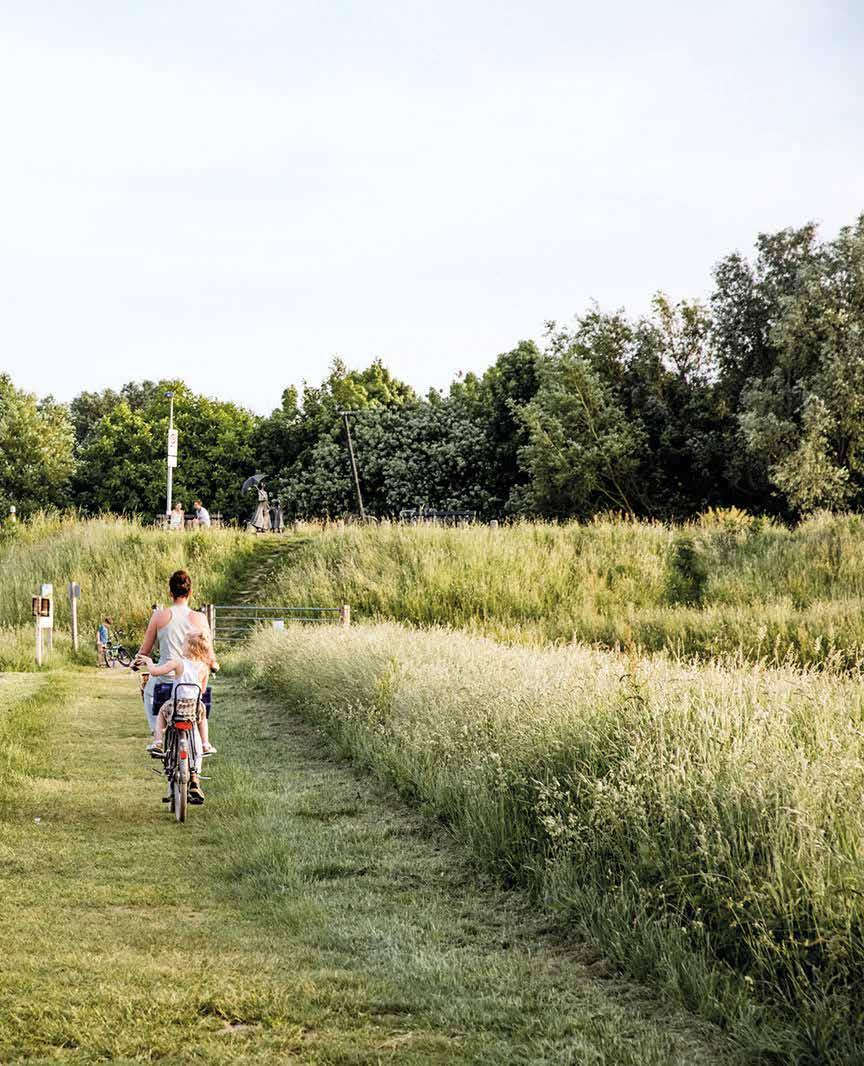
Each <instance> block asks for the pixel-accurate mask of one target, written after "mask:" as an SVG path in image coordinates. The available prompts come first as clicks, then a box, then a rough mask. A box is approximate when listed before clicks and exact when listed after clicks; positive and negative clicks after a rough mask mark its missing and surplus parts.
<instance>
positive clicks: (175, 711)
mask: <svg viewBox="0 0 864 1066" xmlns="http://www.w3.org/2000/svg"><path fill="white" fill-rule="evenodd" d="M177 688H184V689H190V690H194V693H195V694H194V696H192V695H189V696H183V697H181V698H179V699H178V696H177V691H176V689H175V692H174V698H173V701H172V702H171V703H170V704H169V703H166V704H163V709H164V710H165V719H166V721H165V735H164V736H163V738H162V747H163V750H164V753H165V754H164V755H163V757H162V769H161V770H156V771H154V772H155V773H157V774H164V776H165V780H166V785H167V795H166V797H165V802H167V803H168V805H169V807H168V809H169V811H170V812H171V813H172V814H173V815H174V817H175V818H176V819H177V821H178V822H185V821H186V810H187V808H188V806H189V780H190V777H191V775H192V773H195V772H197V770H198V767H199V766H200V763H201V744H200V741H199V738H198V730H197V728H196V722H197V720H198V713H199V709H200V707H201V688H200V686H199V685H193V684H192V683H191V682H183V684H182V685H177Z"/></svg>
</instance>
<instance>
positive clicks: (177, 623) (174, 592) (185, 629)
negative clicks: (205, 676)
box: [138, 570, 216, 733]
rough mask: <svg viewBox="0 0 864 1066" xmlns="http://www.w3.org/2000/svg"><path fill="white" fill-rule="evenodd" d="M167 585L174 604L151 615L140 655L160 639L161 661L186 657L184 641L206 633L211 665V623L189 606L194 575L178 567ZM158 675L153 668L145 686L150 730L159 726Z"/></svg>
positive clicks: (150, 649)
mask: <svg viewBox="0 0 864 1066" xmlns="http://www.w3.org/2000/svg"><path fill="white" fill-rule="evenodd" d="M168 588H169V590H170V592H171V606H170V607H163V608H162V609H161V610H155V611H154V612H153V614H152V615H151V616H150V624H149V625H148V626H147V632H146V633H145V634H144V639H143V640H142V641H141V647H140V648H139V649H138V655H139V656H147V655H149V654H150V653H151V652H152V651H153V645H154V644H155V643H156V641H157V640H158V641H159V662H160V663H167V662H169V661H170V660H172V659H173V660H175V661H176V660H177V659H181V658H182V657H183V642H184V640H185V639H186V637H187V636H188V635H189V634H190V633H203V634H204V635H206V637H207V639H208V647H209V648H210V665H211V666H214V665H215V663H216V660H215V659H214V658H213V650H212V648H213V644H212V638H211V634H210V626H209V625H208V624H207V619H206V617H205V616H204V615H203V614H201V612H200V611H193V610H192V608H191V607H190V606H189V597H190V596H191V595H192V578H191V577H190V576H189V575H188V574H187V573H186V571H185V570H176V571H175V572H174V573H173V574H172V575H171V577H170V578H169V579H168ZM156 684H157V678H156V677H155V676H154V675H153V673H152V671H151V674H150V678H149V680H148V681H147V684H146V686H145V688H144V710H145V711H146V712H147V724H148V726H149V727H150V732H151V733H153V732H154V731H155V729H156V715H157V714H158V712H159V708H158V707H154V706H153V696H154V694H155V692H156Z"/></svg>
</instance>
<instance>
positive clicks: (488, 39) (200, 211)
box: [0, 0, 864, 413]
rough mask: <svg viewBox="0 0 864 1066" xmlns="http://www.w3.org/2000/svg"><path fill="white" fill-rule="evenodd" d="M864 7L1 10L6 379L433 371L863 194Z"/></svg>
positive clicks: (238, 384) (412, 378)
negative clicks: (382, 368) (336, 362)
mask: <svg viewBox="0 0 864 1066" xmlns="http://www.w3.org/2000/svg"><path fill="white" fill-rule="evenodd" d="M862 46H864V8H861V7H860V6H859V5H857V4H855V3H854V2H851V0H837V2H817V0H727V2H726V3H725V4H722V5H721V4H717V3H716V2H712V3H704V2H703V3H700V2H698V0H687V2H684V0H655V2H653V3H648V4H646V3H644V2H643V0H606V2H604V3H593V4H586V3H579V2H578V0H575V2H574V0H531V2H528V0H523V2H522V3H518V4H517V3H514V2H512V0H458V2H457V0H436V2H435V3H434V4H433V3H428V2H427V3H423V4H421V3H418V2H417V0H364V2H362V3H361V2H360V0H342V2H339V3H334V2H328V0H316V2H313V0H245V2H244V3H242V4H240V3H236V2H235V3H231V4H228V3H225V2H224V0H206V2H205V0H171V2H170V3H169V2H167V0H149V2H147V3H141V2H136V3H132V2H131V0H79V2H78V3H75V4H72V3H68V2H67V3H61V2H57V0H53V2H49V0H2V2H0V98H2V100H3V104H2V109H0V138H2V141H0V143H2V158H3V165H2V168H0V370H5V371H8V372H10V373H11V374H12V376H13V379H14V380H15V382H16V384H18V385H20V386H24V387H27V388H28V389H32V390H33V391H36V392H39V393H46V392H52V393H53V394H54V395H55V396H56V397H58V398H60V399H64V400H68V399H71V397H72V396H73V395H75V393H77V392H79V391H81V390H82V389H85V388H86V389H96V388H103V387H106V386H112V387H118V386H119V385H121V384H122V383H124V382H125V381H128V380H130V379H141V378H154V379H155V378H159V377H165V376H180V377H183V378H185V379H186V381H187V382H188V383H189V384H190V385H191V386H192V387H193V388H195V389H196V390H199V391H203V392H206V393H208V394H210V395H215V396H219V397H221V398H224V399H232V400H235V401H237V402H240V403H243V404H245V405H247V406H249V407H251V408H253V409H254V410H257V411H259V412H262V413H264V412H267V411H269V410H270V409H272V408H273V407H274V406H276V405H277V404H278V402H279V396H280V393H281V390H282V389H283V388H284V387H285V385H287V384H291V383H298V382H299V381H300V380H301V379H302V378H304V377H306V378H309V379H311V380H313V381H317V380H319V379H320V378H321V377H322V376H323V374H324V373H325V371H326V368H327V365H328V363H329V361H330V360H331V358H332V357H333V356H334V355H337V354H338V355H340V356H342V357H343V358H344V359H345V360H346V361H347V362H348V364H349V365H352V366H365V365H367V364H368V363H369V362H370V361H371V360H372V359H373V358H375V357H377V356H381V357H382V358H383V359H384V361H385V363H386V364H387V365H388V366H389V367H390V368H391V369H392V370H393V371H394V372H396V373H397V374H398V375H399V376H401V377H403V378H404V379H406V380H407V381H409V382H410V383H411V384H413V385H414V386H415V387H416V388H418V389H421V390H425V389H426V388H428V387H429V386H432V385H437V386H446V385H447V384H448V383H449V382H450V380H452V378H453V377H454V375H455V374H456V373H457V372H458V371H465V370H477V371H482V370H483V369H484V368H485V367H486V366H488V365H489V364H490V363H491V362H492V361H493V360H494V358H495V356H496V354H497V353H498V352H501V351H505V350H507V349H509V348H511V347H513V346H514V345H515V344H516V343H517V342H518V341H519V340H520V339H522V338H526V337H539V336H540V335H541V333H542V329H543V323H544V321H545V320H547V319H550V318H555V319H558V320H559V321H565V320H568V319H569V318H570V317H571V316H572V315H573V314H575V313H576V312H578V311H580V310H582V309H584V308H585V307H586V306H587V304H588V302H589V301H590V300H592V299H596V300H597V301H599V303H600V304H601V306H603V307H606V308H610V309H613V308H615V307H618V306H621V305H625V306H626V307H627V308H628V309H630V310H632V311H634V312H641V311H644V310H645V309H646V308H647V305H648V301H649V300H650V297H651V295H652V293H653V292H655V291H656V290H657V289H660V288H662V289H664V290H666V291H668V292H669V293H671V294H672V295H673V296H675V297H680V296H685V295H687V296H704V295H706V294H707V292H708V291H709V288H710V270H711V267H712V265H713V264H714V263H715V262H716V260H717V259H719V258H720V257H721V256H723V255H725V254H727V253H728V252H730V251H733V250H735V249H739V250H742V251H748V250H749V248H750V247H751V246H752V242H753V239H754V237H755V236H756V234H757V233H758V232H760V231H766V230H768V231H770V230H773V229H779V228H781V227H783V226H787V225H799V224H802V223H804V222H805V221H807V220H809V219H815V220H817V221H819V222H820V223H821V224H822V225H823V233H824V234H825V235H826V236H831V235H833V234H834V233H835V232H836V230H837V229H838V228H839V226H841V225H843V224H844V223H851V222H853V221H854V219H855V218H856V217H857V215H858V214H860V213H861V212H862V211H864V135H862V115H864V73H862V71H864V63H862V54H864V53H862Z"/></svg>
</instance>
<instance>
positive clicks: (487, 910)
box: [0, 671, 730, 1066]
mask: <svg viewBox="0 0 864 1066" xmlns="http://www.w3.org/2000/svg"><path fill="white" fill-rule="evenodd" d="M35 684H36V682H35V681H34V680H33V679H32V678H27V679H17V680H14V681H9V680H7V679H4V682H3V686H0V722H3V721H5V722H7V724H9V723H12V724H11V725H10V726H9V728H7V730H6V732H5V733H3V734H2V740H0V744H2V753H0V757H2V758H5V757H6V754H7V753H8V751H10V750H11V749H13V748H15V749H18V750H21V749H23V750H39V749H40V748H42V747H44V745H45V743H46V739H47V731H48V729H49V727H50V729H51V730H52V731H53V733H54V742H53V745H52V747H51V749H50V751H47V752H43V757H40V758H39V759H38V760H34V761H31V762H29V763H26V765H25V764H24V763H20V762H19V765H18V769H17V771H16V772H17V773H18V778H17V780H16V787H15V789H14V790H13V802H12V804H11V805H7V806H4V807H3V808H2V824H0V891H2V896H3V907H2V909H0V956H2V958H3V966H2V968H0V1018H2V1019H3V1024H2V1025H0V1060H2V1061H4V1062H12V1061H24V1060H26V1061H28V1062H39V1061H45V1062H47V1061H51V1062H58V1061H59V1062H70V1063H71V1062H76V1063H84V1062H93V1061H96V1060H110V1061H112V1062H118V1063H122V1062H129V1061H144V1060H146V1061H150V1060H151V1059H152V1058H156V1057H161V1058H165V1059H168V1060H170V1061H172V1062H184V1061H189V1062H192V1061H194V1062H227V1061H237V1060H240V1059H242V1060H243V1061H255V1062H261V1063H267V1062H272V1063H277V1062H279V1063H282V1062H285V1061H293V1062H298V1063H310V1064H312V1063H316V1064H337V1063H344V1064H348V1063H370V1064H371V1063H383V1062H388V1061H399V1062H400V1063H417V1064H421V1063H422V1064H428V1063H436V1062H440V1063H448V1064H449V1063H462V1062H464V1063H490V1062H495V1063H501V1064H508V1063H513V1064H516V1063H519V1064H527V1063H536V1064H540V1063H574V1064H575V1063H578V1064H580V1066H584V1064H591V1063H597V1064H601V1063H602V1064H604V1066H613V1064H616V1063H621V1064H624V1063H627V1064H631V1063H632V1064H633V1066H650V1064H657V1066H661V1064H662V1066H667V1064H670V1063H681V1064H683V1063H688V1064H691V1063H694V1064H697V1063H700V1062H705V1063H708V1062H711V1063H722V1062H724V1061H730V1060H729V1059H728V1058H727V1052H724V1049H723V1046H722V1045H721V1044H720V1043H718V1041H717V1038H716V1037H712V1036H710V1034H708V1032H707V1031H706V1030H704V1029H702V1030H698V1029H695V1028H694V1027H693V1025H692V1023H689V1022H688V1021H687V1019H686V1018H683V1017H681V1016H677V1017H676V1016H672V1015H669V1014H668V1013H664V1014H663V1015H662V1016H661V1015H659V1014H657V1013H655V1009H654V1008H652V1006H651V1004H650V1003H648V1002H647V1001H646V1000H645V998H644V996H643V995H641V994H640V993H638V992H636V991H634V990H633V989H632V988H631V987H628V986H626V985H624V984H622V983H620V982H618V981H612V980H608V979H601V978H598V977H597V976H592V975H591V973H590V972H589V970H588V969H587V968H586V966H585V964H584V963H583V962H581V961H580V960H579V959H578V958H575V957H574V956H573V955H572V953H570V952H569V951H567V950H565V949H564V948H562V947H557V946H556V945H555V943H554V942H553V941H552V940H551V939H550V938H549V936H548V934H545V933H544V932H543V930H542V928H540V927H539V925H538V922H537V920H536V919H534V918H533V917H532V915H531V913H530V911H528V910H527V909H526V904H525V903H524V902H523V901H522V900H521V899H520V897H518V896H517V895H514V894H500V893H498V892H496V891H495V890H494V889H492V888H491V887H488V886H484V885H482V883H480V884H478V878H477V877H476V875H475V874H474V873H472V872H470V871H467V870H466V856H465V855H464V854H463V853H462V852H461V851H460V850H459V848H457V847H456V846H455V845H454V844H452V842H450V841H448V840H447V839H445V838H443V837H442V836H441V835H440V834H437V835H433V836H431V837H430V836H428V834H427V832H426V831H424V830H423V829H422V827H421V826H420V824H419V823H418V822H417V820H416V819H415V818H414V817H412V816H411V815H410V814H408V813H406V812H404V811H402V810H398V809H396V810H394V806H393V802H392V797H391V796H388V795H387V794H380V793H379V792H378V791H376V790H375V788H374V787H372V786H370V785H369V783H368V782H366V781H362V782H361V781H358V779H357V778H355V777H354V776H353V774H352V773H351V772H350V771H349V770H347V769H345V768H342V767H339V766H336V765H334V764H332V763H330V762H327V761H325V760H324V759H323V757H322V756H321V755H320V754H319V749H318V743H317V741H316V740H315V738H314V736H312V735H311V734H310V733H309V732H308V731H304V729H303V728H301V727H300V726H298V725H297V723H296V721H294V720H292V719H290V718H286V717H285V716H284V715H282V714H281V713H280V712H279V711H277V710H276V709H274V707H273V706H272V705H271V704H268V703H266V702H264V701H263V700H262V699H261V698H260V697H254V696H252V695H247V694H246V693H245V692H244V691H243V689H242V688H241V687H240V686H239V684H238V683H236V682H235V683H234V684H233V685H229V684H227V683H221V684H222V688H221V691H220V692H219V694H218V705H219V706H218V710H217V715H218V717H217V718H216V719H215V722H214V724H215V730H214V732H215V734H216V737H217V738H218V741H219V742H220V744H221V746H222V748H223V751H226V752H229V753H230V755H226V756H223V757H220V765H219V766H218V767H215V768H214V769H213V770H212V774H213V781H212V784H211V785H210V786H208V791H209V796H208V804H207V805H205V807H204V808H196V809H193V810H192V811H191V812H190V822H189V824H188V825H187V826H185V827H179V826H177V825H175V824H174V823H173V822H171V821H170V820H169V817H168V816H167V815H166V813H165V811H164V808H162V807H161V805H160V804H159V802H158V794H159V782H158V780H157V778H155V777H153V776H152V775H151V774H150V773H149V764H148V763H147V762H146V761H145V760H144V758H143V755H142V747H143V743H144V741H143V732H144V730H143V725H144V723H143V717H142V712H141V708H140V703H139V700H138V697H137V695H136V694H135V693H134V691H133V688H132V682H131V679H130V678H129V677H128V675H125V674H123V675H106V674H102V675H97V674H96V673H95V672H94V671H80V672H78V673H70V674H67V675H66V676H65V677H63V678H62V679H61V678H60V677H59V676H58V675H56V674H52V675H42V677H41V679H40V684H41V686H42V687H41V688H39V689H38V690H37V692H36V695H35V696H32V691H33V686H34V685H35ZM63 686H66V688H67V689H68V692H69V695H70V696H71V698H69V699H63V698H62V692H61V691H60V689H61V688H62V687H63ZM34 699H35V700H36V701H37V703H38V705H39V706H41V707H42V708H43V709H50V716H49V715H47V714H46V715H42V714H39V713H37V708H36V705H35V704H34V702H33V701H34ZM28 700H29V710H25V711H24V712H22V707H26V705H27V702H28ZM22 701H24V702H23V703H22ZM40 701H41V702H40ZM2 765H3V763H2V762H0V766H2ZM37 818H38V819H41V820H40V821H38V822H37V821H36V819H37Z"/></svg>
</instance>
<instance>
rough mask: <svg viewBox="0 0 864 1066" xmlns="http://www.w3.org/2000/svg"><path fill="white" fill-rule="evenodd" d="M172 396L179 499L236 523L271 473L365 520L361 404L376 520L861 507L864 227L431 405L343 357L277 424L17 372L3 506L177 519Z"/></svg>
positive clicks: (279, 484)
mask: <svg viewBox="0 0 864 1066" xmlns="http://www.w3.org/2000/svg"><path fill="white" fill-rule="evenodd" d="M169 389H170V390H173V392H174V404H175V407H174V411H175V424H176V426H177V428H178V430H179V433H180V440H181V452H180V456H181V458H180V465H179V467H178V468H177V470H176V472H175V482H174V484H175V496H176V498H178V499H183V500H184V501H185V500H187V499H188V500H189V501H190V502H191V499H192V497H193V496H199V495H200V496H201V498H202V499H204V500H206V501H208V503H209V505H210V507H211V510H214V511H216V510H218V511H221V512H222V513H223V514H225V515H226V516H227V517H231V518H234V517H241V516H243V515H245V514H246V512H247V511H248V510H249V501H248V498H247V499H244V498H243V497H242V495H241V493H240V485H241V483H242V481H243V479H244V478H245V477H246V476H248V474H250V473H252V472H253V471H260V472H263V473H267V474H269V475H270V478H271V481H270V485H271V489H276V490H277V492H278V494H279V496H280V498H281V500H282V504H283V509H284V512H285V514H286V515H287V516H289V517H290V516H298V517H311V516H324V515H330V516H336V515H341V514H345V513H347V512H350V511H352V510H355V509H356V502H355V495H354V485H353V480H352V474H351V466H350V461H349V456H348V451H347V446H346V438H345V425H344V420H343V418H342V415H341V412H342V411H345V410H348V411H351V412H354V413H353V414H352V415H351V416H350V417H351V424H352V432H353V436H354V445H355V450H356V454H357V458H358V463H359V468H360V478H361V487H362V490H363V495H364V502H365V504H366V508H367V511H369V512H370V513H372V514H379V515H386V514H396V513H398V512H399V511H400V510H402V509H404V508H413V507H421V506H425V507H431V508H439V509H456V510H466V509H469V510H476V511H477V512H479V514H480V515H482V516H483V517H486V518H491V517H506V516H522V515H524V516H541V517H546V518H555V519H560V518H570V517H577V518H587V517H589V516H590V515H592V514H594V513H596V512H598V511H608V510H614V511H620V512H625V513H629V514H634V515H645V516H654V517H658V518H664V519H665V518H686V517H688V516H690V515H693V514H696V513H698V512H700V511H702V510H704V509H706V508H708V507H712V506H714V507H717V506H732V505H735V506H739V507H743V508H746V509H747V510H749V511H752V512H757V513H762V512H766V513H774V514H779V515H782V516H784V517H789V518H792V517H795V516H796V515H799V514H802V513H806V512H809V511H812V510H814V509H817V508H829V509H840V508H861V506H862V504H864V417H862V416H864V215H862V216H861V217H860V218H859V219H858V220H857V221H856V222H855V223H854V224H853V225H851V226H847V227H844V228H843V229H842V230H841V231H840V233H839V234H838V235H837V237H836V238H835V239H833V240H822V239H820V237H819V234H818V232H817V227H816V226H815V225H814V224H812V223H811V224H808V225H805V226H803V227H801V228H798V229H784V230H781V231H779V232H777V233H773V234H762V235H760V236H759V237H758V238H757V240H756V244H755V249H754V252H753V254H752V255H750V256H749V257H748V256H744V255H742V254H740V253H737V252H736V253H733V254H731V255H728V256H727V257H726V258H724V259H722V260H721V261H720V262H719V263H718V264H717V265H716V267H715V268H714V271H713V289H712V292H711V295H710V298H709V299H708V301H707V302H705V303H702V302H699V301H696V300H681V301H678V302H675V301H673V300H671V299H669V298H668V297H667V296H665V295H663V294H662V293H660V294H658V295H657V296H656V297H655V298H654V300H653V301H652V305H651V307H650V310H649V311H648V313H646V314H643V315H641V316H632V315H629V314H627V313H626V312H625V311H615V312H607V311H603V310H601V309H600V308H598V307H590V308H588V309H587V310H586V311H585V312H584V313H582V314H580V315H578V316H577V317H576V318H575V320H574V321H573V322H572V323H571V324H567V325H560V324H557V323H555V322H550V323H548V324H547V328H546V332H545V334H544V336H543V338H542V340H541V341H540V342H539V343H537V342H535V341H522V342H520V343H519V344H517V345H516V346H515V347H514V348H513V349H512V350H511V351H508V352H504V353H502V354H501V355H499V356H498V358H497V359H496V360H495V362H494V363H493V364H492V366H490V367H489V368H488V369H487V370H486V371H485V373H483V374H480V375H477V374H467V375H464V376H460V377H459V378H458V379H457V380H456V381H454V382H453V383H452V385H451V386H450V388H449V389H448V390H433V391H431V392H429V393H428V394H427V395H425V396H419V395H418V394H417V393H416V392H415V391H414V390H413V389H412V388H411V386H410V385H408V384H406V383H404V382H402V381H399V380H398V379H396V378H395V377H394V376H393V375H392V374H391V373H390V372H389V371H388V370H387V368H386V367H385V366H384V365H383V364H382V363H381V362H380V361H376V362H373V363H372V365H371V366H369V367H367V368H366V369H363V370H350V369H348V368H347V367H346V366H345V364H344V363H343V362H341V361H340V360H336V361H334V363H333V364H332V366H331V368H330V372H329V373H328V375H327V377H326V378H325V379H324V380H323V381H322V382H321V383H320V384H317V385H316V384H310V383H305V384H304V385H303V387H302V389H301V390H298V389H296V388H294V387H290V388H286V389H285V391H284V392H283V393H282V397H281V403H280V405H279V406H278V407H277V408H276V409H275V410H274V411H273V412H272V413H271V414H270V415H269V416H267V417H261V416H257V415H255V414H253V413H252V412H250V411H248V410H246V409H244V408H242V407H240V406H238V405H236V404H233V403H230V402H227V401H221V400H214V399H210V398H208V397H206V396H202V395H198V394H195V393H194V392H192V391H191V390H190V389H189V388H187V387H186V385H185V384H184V383H183V382H181V381H162V382H155V383H154V382H132V383H130V384H128V385H125V386H124V387H123V388H122V389H120V390H119V391H114V390H112V389H105V390H103V391H101V392H82V393H81V394H80V395H78V396H76V397H75V399H74V400H72V402H71V403H70V404H68V405H64V404H60V403H58V402H56V401H55V400H53V399H51V398H50V397H47V398H42V399H40V398H37V397H35V396H33V395H31V394H29V393H26V392H23V391H22V390H19V389H17V388H16V387H15V385H14V384H13V382H12V381H11V379H10V378H9V376H8V375H0V507H2V508H3V510H4V511H5V510H6V509H7V508H8V506H9V505H10V504H15V505H16V506H17V508H18V510H19V512H20V513H22V514H26V513H27V512H28V511H31V510H33V509H36V508H44V507H68V506H75V507H78V508H80V509H81V510H83V511H85V512H99V511H114V512H134V513H141V514H144V515H156V514H158V513H160V512H161V511H163V510H164V506H165V501H164V489H163V484H164V452H165V438H166V431H167V423H168V399H167V398H166V396H165V392H166V391H167V390H169Z"/></svg>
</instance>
